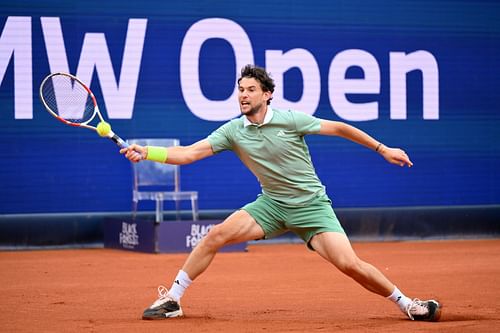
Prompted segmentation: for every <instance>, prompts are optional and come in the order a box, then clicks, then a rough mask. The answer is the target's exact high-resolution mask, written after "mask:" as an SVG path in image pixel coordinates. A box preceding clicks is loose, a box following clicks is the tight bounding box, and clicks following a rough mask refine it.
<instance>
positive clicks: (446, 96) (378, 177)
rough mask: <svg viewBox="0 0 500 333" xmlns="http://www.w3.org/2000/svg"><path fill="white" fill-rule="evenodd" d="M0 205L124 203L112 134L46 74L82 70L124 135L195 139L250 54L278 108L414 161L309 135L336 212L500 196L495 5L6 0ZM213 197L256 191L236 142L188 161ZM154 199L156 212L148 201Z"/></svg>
mask: <svg viewBox="0 0 500 333" xmlns="http://www.w3.org/2000/svg"><path fill="white" fill-rule="evenodd" d="M0 9H1V15H0V33H1V35H0V101H1V106H2V107H1V110H0V149H1V150H0V151H2V157H3V158H2V162H1V163H0V177H1V186H0V196H1V198H2V200H1V201H0V213H1V214H16V213H55V212H100V211H103V212H104V211H127V210H130V207H131V189H132V185H131V184H132V174H131V167H130V164H129V162H128V161H127V160H125V159H124V158H123V157H122V156H121V155H120V154H118V148H117V147H116V146H115V145H114V144H113V143H112V142H111V141H109V140H106V139H102V138H100V137H98V136H97V135H96V134H95V133H94V132H92V131H89V130H87V129H78V128H70V127H68V126H65V125H63V124H61V123H59V122H57V121H55V119H54V118H52V117H51V116H50V115H49V114H48V113H47V112H46V111H45V110H44V108H43V106H42V104H41V103H40V101H39V98H38V88H39V85H40V83H41V81H42V80H43V78H44V77H45V76H46V75H47V74H49V73H51V72H58V71H63V72H70V73H72V74H75V75H77V76H78V77H80V78H81V79H82V80H83V81H84V82H86V83H87V84H89V85H90V87H91V89H92V90H93V91H94V93H95V95H96V98H97V101H98V104H99V106H100V109H101V111H102V112H103V114H104V116H105V118H107V119H108V120H109V122H110V123H111V125H112V127H113V130H114V132H116V133H117V134H118V135H120V136H121V137H123V138H125V139H126V138H179V139H180V142H181V144H182V145H189V144H191V143H194V142H195V141H197V140H200V139H203V138H205V137H206V136H207V135H208V134H209V133H210V132H211V131H213V130H214V129H216V128H218V127H219V126H220V125H222V124H223V123H224V122H225V121H227V120H229V119H232V118H234V117H237V116H238V115H239V108H238V103H237V99H236V94H237V86H236V80H237V78H238V75H239V69H240V68H241V67H242V66H244V65H245V64H247V63H254V64H257V65H260V66H263V67H265V68H266V69H267V70H268V71H269V72H270V73H271V74H272V76H273V78H274V80H275V82H276V84H277V87H276V91H275V93H274V98H273V101H272V104H271V105H272V106H273V107H275V108H283V109H286V108H291V109H296V110H300V111H303V112H306V113H309V114H313V115H315V116H317V117H320V118H325V119H331V120H340V121H345V122H348V123H350V124H352V125H354V126H356V127H358V128H360V129H362V130H364V131H366V132H368V133H369V134H370V135H372V136H374V137H375V138H377V139H378V140H380V141H382V142H384V143H385V144H386V145H388V146H399V147H402V148H404V149H405V150H406V151H407V152H408V154H409V155H410V158H411V159H412V161H413V162H414V164H415V165H414V167H413V168H411V169H406V168H405V169H401V168H398V167H396V166H394V165H389V164H388V163H386V162H385V161H384V160H383V159H382V158H381V157H380V156H378V155H377V154H375V153H374V152H372V151H369V150H367V149H366V148H364V147H361V146H359V145H356V144H354V143H351V142H348V141H345V140H343V139H340V138H335V137H324V136H314V135H311V136H308V137H307V138H306V140H307V142H308V144H309V146H310V151H311V155H312V159H313V162H314V164H315V166H316V171H317V173H318V175H319V176H320V178H321V180H322V181H323V183H324V185H325V186H326V188H327V191H328V193H329V195H330V197H331V198H332V200H333V202H334V206H335V207H379V206H386V207H392V206H425V205H446V206H455V205H490V204H499V203H500V190H499V189H500V180H499V179H500V177H499V170H500V149H499V148H498V147H499V144H500V131H499V130H498V128H499V125H500V112H499V109H498V105H499V104H500V94H499V91H500V66H498V50H500V20H498V17H500V4H499V3H497V2H496V1H486V0H483V1H474V2H464V1H444V0H437V1H404V2H401V1H384V2H373V1H316V2H314V3H311V2H310V1H273V2H269V1H254V2H252V3H248V2H238V1H213V2H208V3H207V2H182V3H180V2H179V3H170V2H165V1H147V2H137V3H123V2H118V1H115V0H110V1H106V2H102V1H72V2H63V3H61V2H60V1H50V0H49V1H44V2H43V3H40V2H39V1H31V0H28V1H16V2H15V3H11V4H8V3H3V4H1V5H0ZM181 187H182V188H183V189H186V190H197V191H198V192H199V196H200V197H199V200H200V201H199V206H200V209H202V210H203V209H235V208H238V207H241V206H242V205H244V204H245V203H247V202H249V201H251V200H253V199H254V198H255V197H256V195H257V194H258V193H259V192H260V188H259V185H258V183H257V181H256V179H255V178H254V176H253V175H252V174H251V173H250V172H249V171H248V170H247V169H246V168H245V167H244V166H243V165H242V164H241V162H240V161H239V160H238V159H237V158H236V157H235V156H234V155H233V154H231V153H222V154H219V155H217V156H215V157H212V158H209V159H206V160H203V161H200V162H197V163H195V164H192V165H187V166H183V167H182V181H181ZM146 209H147V207H146Z"/></svg>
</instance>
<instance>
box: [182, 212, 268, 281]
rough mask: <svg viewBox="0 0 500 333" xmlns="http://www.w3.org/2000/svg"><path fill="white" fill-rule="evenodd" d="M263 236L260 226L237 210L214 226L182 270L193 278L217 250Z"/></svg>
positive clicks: (210, 260)
mask: <svg viewBox="0 0 500 333" xmlns="http://www.w3.org/2000/svg"><path fill="white" fill-rule="evenodd" d="M263 237H264V231H263V230H262V227H261V226H260V225H259V224H257V222H255V219H254V218H253V217H252V216H250V214H249V213H248V212H246V211H244V210H238V211H236V212H234V213H233V214H232V215H231V216H229V217H228V218H227V219H226V220H225V221H224V222H223V223H221V224H218V225H216V226H214V227H213V228H212V229H210V231H209V232H208V234H207V235H206V236H205V237H204V238H203V239H202V240H201V241H200V243H199V244H198V245H197V246H196V247H195V248H194V249H193V251H192V252H191V254H190V255H189V257H188V258H187V260H186V262H185V263H184V266H183V267H182V270H183V271H184V272H186V273H187V274H188V275H189V277H190V278H191V279H192V280H194V279H196V278H197V277H198V275H200V274H201V273H203V272H204V271H205V269H206V268H207V267H208V265H210V263H211V262H212V259H213V258H214V257H215V254H216V253H217V251H218V250H219V249H220V248H221V247H223V246H224V245H228V244H236V243H242V242H246V241H250V240H255V239H261V238H263Z"/></svg>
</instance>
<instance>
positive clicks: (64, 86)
mask: <svg viewBox="0 0 500 333" xmlns="http://www.w3.org/2000/svg"><path fill="white" fill-rule="evenodd" d="M40 99H41V101H42V104H43V105H44V106H45V109H46V110H47V111H48V112H49V113H50V114H51V115H52V116H54V117H55V118H56V119H58V120H60V121H62V122H63V123H65V124H67V125H71V126H78V127H86V128H90V129H94V130H96V128H95V127H94V126H91V125H89V123H90V122H91V121H92V119H94V118H95V116H96V114H97V115H99V118H101V116H100V114H99V109H98V107H97V102H96V99H95V97H94V94H92V91H91V90H90V89H89V88H88V87H87V86H86V85H85V84H84V83H83V82H82V81H80V80H79V79H78V78H77V77H76V76H74V75H71V74H68V73H53V74H50V75H48V76H47V77H45V78H44V79H43V81H42V83H41V84H40Z"/></svg>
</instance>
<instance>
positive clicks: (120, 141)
mask: <svg viewBox="0 0 500 333" xmlns="http://www.w3.org/2000/svg"><path fill="white" fill-rule="evenodd" d="M109 138H110V139H111V140H112V141H113V142H114V143H116V144H117V145H118V146H119V147H120V148H128V147H129V146H130V145H129V144H128V143H127V142H126V141H125V140H123V139H122V138H120V137H119V136H118V135H116V134H115V133H113V135H111V136H110V137H109ZM134 154H135V155H137V157H139V159H141V160H142V156H141V155H140V154H139V153H137V152H134Z"/></svg>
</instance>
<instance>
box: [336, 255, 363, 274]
mask: <svg viewBox="0 0 500 333" xmlns="http://www.w3.org/2000/svg"><path fill="white" fill-rule="evenodd" d="M335 266H337V268H338V269H339V270H340V271H341V272H342V273H344V274H346V275H348V276H351V277H355V276H359V275H362V274H363V262H362V261H361V260H360V259H359V258H357V257H354V258H344V259H342V260H339V262H337V263H336V264H335Z"/></svg>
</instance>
